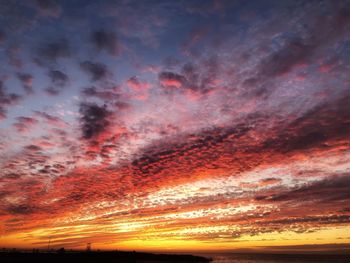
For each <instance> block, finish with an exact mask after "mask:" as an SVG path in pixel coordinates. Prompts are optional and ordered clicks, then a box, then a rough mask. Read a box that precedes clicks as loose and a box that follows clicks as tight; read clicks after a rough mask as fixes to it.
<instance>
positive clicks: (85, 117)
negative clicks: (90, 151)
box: [79, 103, 111, 140]
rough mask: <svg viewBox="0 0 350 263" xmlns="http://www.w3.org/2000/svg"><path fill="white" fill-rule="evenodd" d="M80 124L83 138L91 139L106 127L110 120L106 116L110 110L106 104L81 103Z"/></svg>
mask: <svg viewBox="0 0 350 263" xmlns="http://www.w3.org/2000/svg"><path fill="white" fill-rule="evenodd" d="M79 112H80V115H81V117H80V125H81V129H82V136H83V138H84V139H86V140H89V139H92V138H94V137H96V136H98V135H99V134H101V133H102V132H103V131H105V130H106V129H107V128H108V125H109V124H110V121H109V120H108V117H109V116H110V114H111V113H110V112H109V111H108V110H107V106H106V105H104V106H98V105H97V104H93V103H81V104H80V108H79Z"/></svg>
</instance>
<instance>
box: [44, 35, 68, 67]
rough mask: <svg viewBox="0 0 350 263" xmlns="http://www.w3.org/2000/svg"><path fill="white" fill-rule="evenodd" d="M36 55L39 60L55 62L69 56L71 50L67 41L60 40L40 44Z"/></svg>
mask: <svg viewBox="0 0 350 263" xmlns="http://www.w3.org/2000/svg"><path fill="white" fill-rule="evenodd" d="M37 55H38V56H39V60H40V59H44V60H47V61H52V62H56V61H57V59H59V58H67V57H70V56H71V49H70V45H69V42H68V40H67V39H65V38H61V39H58V40H56V41H51V42H45V43H42V44H41V46H40V47H39V48H38V51H37Z"/></svg>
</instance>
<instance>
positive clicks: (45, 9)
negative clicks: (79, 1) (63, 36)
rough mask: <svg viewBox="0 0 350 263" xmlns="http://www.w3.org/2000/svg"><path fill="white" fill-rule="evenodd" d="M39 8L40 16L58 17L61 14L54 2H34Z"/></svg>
mask: <svg viewBox="0 0 350 263" xmlns="http://www.w3.org/2000/svg"><path fill="white" fill-rule="evenodd" d="M35 3H36V4H37V7H38V8H39V11H40V15H42V16H50V17H58V16H59V15H60V14H61V11H62V10H61V8H60V6H59V5H58V4H57V2H56V1H55V0H35Z"/></svg>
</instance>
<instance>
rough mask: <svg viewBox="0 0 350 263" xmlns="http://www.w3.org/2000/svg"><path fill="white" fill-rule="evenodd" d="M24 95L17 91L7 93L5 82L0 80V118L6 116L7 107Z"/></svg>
mask: <svg viewBox="0 0 350 263" xmlns="http://www.w3.org/2000/svg"><path fill="white" fill-rule="evenodd" d="M21 98H22V97H21V96H20V95H18V94H15V93H7V92H6V89H5V87H4V83H3V82H2V81H1V80H0V120H1V119H5V118H6V112H7V110H6V109H7V107H9V106H11V105H14V104H16V103H18V102H19V100H20V99H21Z"/></svg>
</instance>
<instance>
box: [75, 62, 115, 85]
mask: <svg viewBox="0 0 350 263" xmlns="http://www.w3.org/2000/svg"><path fill="white" fill-rule="evenodd" d="M80 68H81V69H82V70H83V71H84V72H85V73H86V74H88V75H89V76H90V78H91V80H92V81H97V80H101V79H104V78H106V77H107V76H108V75H109V74H110V73H109V71H108V69H107V66H106V65H105V64H102V63H98V62H96V63H95V62H91V61H84V62H82V63H80Z"/></svg>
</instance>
